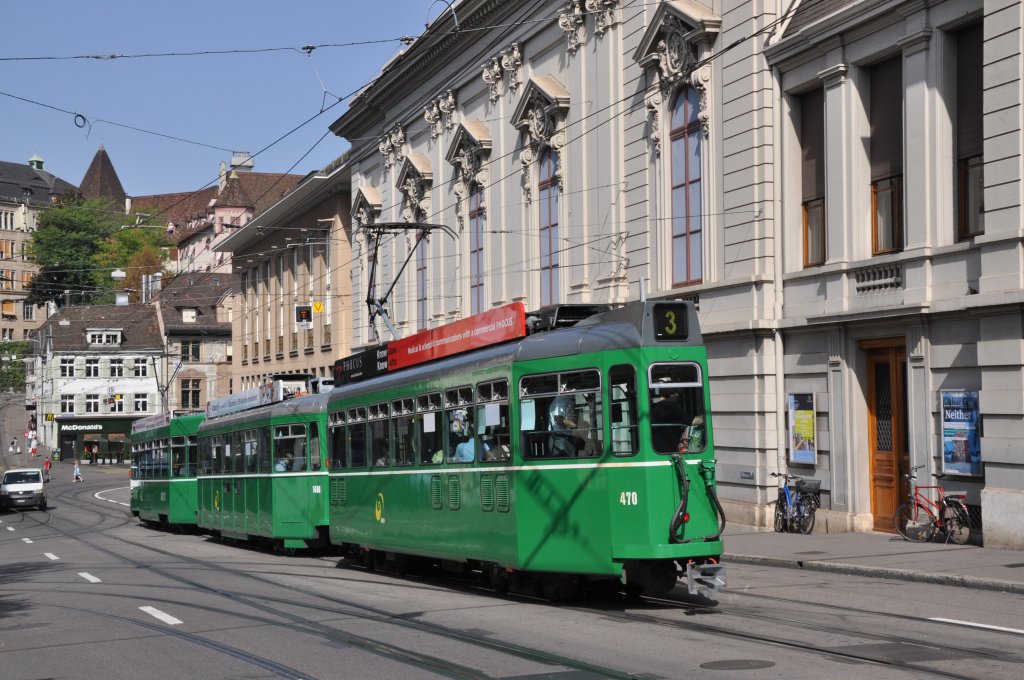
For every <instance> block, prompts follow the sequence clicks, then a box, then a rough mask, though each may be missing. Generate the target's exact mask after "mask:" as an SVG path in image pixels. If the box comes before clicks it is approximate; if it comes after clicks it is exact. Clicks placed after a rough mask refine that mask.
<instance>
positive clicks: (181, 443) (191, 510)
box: [131, 413, 203, 528]
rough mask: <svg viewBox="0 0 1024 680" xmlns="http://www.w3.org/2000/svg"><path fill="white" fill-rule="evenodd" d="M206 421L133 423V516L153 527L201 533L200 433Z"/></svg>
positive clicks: (152, 418) (184, 419) (165, 416)
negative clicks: (193, 529)
mask: <svg viewBox="0 0 1024 680" xmlns="http://www.w3.org/2000/svg"><path fill="white" fill-rule="evenodd" d="M201 422H203V416H202V415H194V416H180V417H178V418H174V419H173V420H172V419H171V417H170V414H167V413H164V414H159V415H156V416H149V417H147V418H142V419H140V420H137V421H135V422H134V423H132V434H131V455H132V458H131V512H132V516H134V517H138V518H139V519H140V520H142V521H143V522H145V523H147V524H159V525H161V526H164V527H181V528H184V527H195V524H196V460H197V441H196V433H197V432H198V430H199V424H200V423H201Z"/></svg>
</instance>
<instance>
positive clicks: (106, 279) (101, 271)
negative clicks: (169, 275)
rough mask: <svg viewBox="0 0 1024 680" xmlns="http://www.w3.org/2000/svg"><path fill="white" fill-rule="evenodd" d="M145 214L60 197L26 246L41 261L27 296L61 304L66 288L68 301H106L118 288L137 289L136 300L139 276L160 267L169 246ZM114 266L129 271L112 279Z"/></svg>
mask: <svg viewBox="0 0 1024 680" xmlns="http://www.w3.org/2000/svg"><path fill="white" fill-rule="evenodd" d="M143 217H144V216H138V215H135V214H132V215H124V214H123V213H119V212H118V210H117V206H115V205H113V204H112V203H111V202H109V201H106V200H88V199H83V198H82V197H81V196H80V195H73V194H72V195H67V196H64V197H62V199H61V201H60V202H58V204H57V205H55V206H54V207H52V208H48V209H47V210H46V211H44V212H43V213H42V215H41V217H40V220H39V226H38V229H37V230H36V232H35V233H34V234H33V237H32V242H31V243H30V244H29V247H28V256H29V259H31V260H32V262H34V263H35V264H36V265H38V266H39V273H38V274H37V275H36V277H35V278H34V279H33V280H32V283H31V284H30V285H29V288H28V291H29V294H28V301H29V302H34V303H36V304H43V303H45V302H48V301H50V300H56V301H57V302H58V303H60V304H63V301H64V291H70V302H71V304H86V303H92V304H96V303H110V302H113V293H114V290H115V289H118V288H124V289H128V290H131V291H135V292H134V294H133V297H134V301H138V299H139V298H138V295H139V294H138V291H139V289H140V288H141V280H142V275H143V274H153V273H156V272H159V271H160V270H161V269H162V268H163V263H164V259H165V248H166V247H167V246H168V245H170V244H169V242H168V241H167V238H166V235H165V234H164V232H163V230H162V229H159V228H153V227H150V226H147V225H146V224H145V220H144V219H143ZM124 224H134V225H135V226H133V227H130V228H127V229H126V228H122V225H124ZM115 269H121V270H124V271H125V273H126V274H127V277H126V279H125V280H124V281H123V282H118V281H114V280H113V279H112V278H111V276H110V274H111V273H112V272H113V271H114V270H115Z"/></svg>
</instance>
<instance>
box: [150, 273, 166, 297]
mask: <svg viewBox="0 0 1024 680" xmlns="http://www.w3.org/2000/svg"><path fill="white" fill-rule="evenodd" d="M163 280H164V275H163V272H157V273H156V274H153V275H152V276H150V277H149V294H150V296H151V297H156V296H157V294H158V293H159V292H160V288H161V286H162V285H163Z"/></svg>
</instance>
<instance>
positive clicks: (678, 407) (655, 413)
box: [650, 363, 706, 453]
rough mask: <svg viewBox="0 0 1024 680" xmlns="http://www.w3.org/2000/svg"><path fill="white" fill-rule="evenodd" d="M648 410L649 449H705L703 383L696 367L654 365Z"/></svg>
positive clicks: (665, 451) (683, 364) (665, 450)
mask: <svg viewBox="0 0 1024 680" xmlns="http://www.w3.org/2000/svg"><path fill="white" fill-rule="evenodd" d="M650 409H651V446H652V447H653V448H654V450H655V451H656V452H658V453H678V452H689V453H693V452H700V451H703V450H704V446H705V444H706V433H705V429H704V419H705V413H704V384H703V381H702V379H701V370H700V366H699V365H697V364H687V363H673V364H653V365H652V366H651V368H650Z"/></svg>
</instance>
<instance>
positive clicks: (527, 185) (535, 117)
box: [513, 88, 565, 202]
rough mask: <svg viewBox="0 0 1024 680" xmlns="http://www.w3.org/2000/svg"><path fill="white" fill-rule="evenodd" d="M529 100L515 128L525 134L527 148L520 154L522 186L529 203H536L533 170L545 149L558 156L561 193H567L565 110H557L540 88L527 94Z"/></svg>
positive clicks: (515, 121) (515, 123)
mask: <svg viewBox="0 0 1024 680" xmlns="http://www.w3.org/2000/svg"><path fill="white" fill-rule="evenodd" d="M523 96H525V97H529V100H528V103H527V105H526V107H525V108H524V109H523V111H524V112H523V115H522V116H521V117H520V118H519V119H518V120H514V121H513V124H514V125H515V126H516V127H517V128H519V130H521V131H522V132H523V133H524V134H525V137H526V139H525V144H524V145H523V150H522V151H521V152H520V153H519V162H520V164H521V165H522V169H523V178H522V185H523V191H524V193H525V194H526V200H527V202H529V201H531V200H532V196H533V182H532V179H531V176H530V166H531V165H533V162H534V161H535V160H537V159H538V158H539V157H540V155H541V153H542V152H543V151H544V149H552V150H553V151H554V152H555V153H556V154H557V156H558V175H557V176H556V178H557V180H558V186H559V189H564V188H565V187H564V183H563V175H562V168H563V167H564V162H563V158H562V148H563V147H564V146H565V109H564V108H561V107H559V106H556V104H555V102H552V101H551V100H550V99H549V98H548V97H547V96H546V95H545V94H544V92H543V91H542V90H541V89H540V88H533V89H532V90H527V92H525V93H524V95H523Z"/></svg>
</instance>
